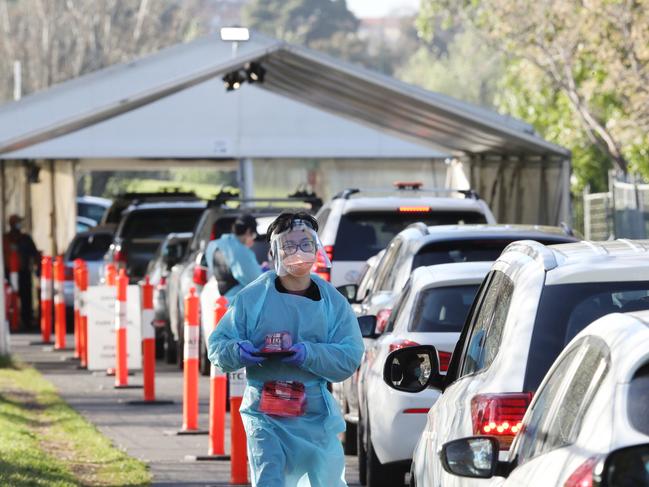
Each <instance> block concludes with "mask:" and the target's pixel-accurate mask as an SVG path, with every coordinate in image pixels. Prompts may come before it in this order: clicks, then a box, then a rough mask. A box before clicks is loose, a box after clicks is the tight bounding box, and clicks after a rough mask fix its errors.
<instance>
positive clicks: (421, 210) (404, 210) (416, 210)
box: [399, 206, 430, 213]
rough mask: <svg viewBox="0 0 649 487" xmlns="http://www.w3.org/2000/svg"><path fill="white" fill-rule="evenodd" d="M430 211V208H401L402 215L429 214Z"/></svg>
mask: <svg viewBox="0 0 649 487" xmlns="http://www.w3.org/2000/svg"><path fill="white" fill-rule="evenodd" d="M429 211H430V206H400V207H399V212H400V213H427V212H429Z"/></svg>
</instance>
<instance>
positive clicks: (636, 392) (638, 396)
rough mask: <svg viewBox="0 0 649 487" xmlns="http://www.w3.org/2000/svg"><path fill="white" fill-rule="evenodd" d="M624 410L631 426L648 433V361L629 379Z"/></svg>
mask: <svg viewBox="0 0 649 487" xmlns="http://www.w3.org/2000/svg"><path fill="white" fill-rule="evenodd" d="M626 411H627V415H628V416H629V421H630V422H631V426H633V427H634V428H635V429H636V430H638V431H640V432H641V433H644V434H645V435H649V363H648V364H645V365H643V366H642V367H641V368H640V369H638V371H637V372H636V373H635V374H634V375H633V379H631V384H629V396H628V402H627V409H626Z"/></svg>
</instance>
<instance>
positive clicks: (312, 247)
mask: <svg viewBox="0 0 649 487" xmlns="http://www.w3.org/2000/svg"><path fill="white" fill-rule="evenodd" d="M270 248H271V252H272V256H273V263H274V265H275V271H276V272H277V274H278V275H280V276H286V275H291V276H294V277H303V276H306V275H308V274H309V273H310V272H311V269H312V268H313V265H314V264H315V263H316V261H317V262H318V266H320V267H327V268H328V267H331V262H330V261H329V257H327V253H326V252H325V251H324V248H323V245H322V242H321V241H320V238H319V237H318V234H317V233H316V232H315V230H313V228H311V227H310V226H309V225H308V224H307V223H305V222H304V221H303V220H295V221H293V225H292V226H291V229H290V230H287V231H285V232H282V233H278V234H274V235H273V236H272V237H271V239H270Z"/></svg>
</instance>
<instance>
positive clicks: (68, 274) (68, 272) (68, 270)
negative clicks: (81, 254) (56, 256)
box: [65, 265, 74, 281]
mask: <svg viewBox="0 0 649 487" xmlns="http://www.w3.org/2000/svg"><path fill="white" fill-rule="evenodd" d="M65 280H66V281H73V280H74V268H73V267H68V266H67V265H66V266H65Z"/></svg>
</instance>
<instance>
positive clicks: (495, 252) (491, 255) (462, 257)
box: [412, 237, 561, 270]
mask: <svg viewBox="0 0 649 487" xmlns="http://www.w3.org/2000/svg"><path fill="white" fill-rule="evenodd" d="M517 240H520V237H516V238H490V239H480V238H471V239H465V240H450V241H445V242H434V243H431V244H429V245H425V246H423V247H422V248H421V249H420V250H419V251H418V252H417V254H416V255H415V257H414V259H413V262H412V269H413V270H414V269H416V268H418V267H424V266H429V265H437V264H452V263H455V262H491V261H495V260H496V259H497V258H498V256H500V254H501V253H502V251H503V250H504V249H505V247H507V246H508V245H509V244H510V243H512V242H515V241H517ZM538 241H539V242H541V243H542V244H544V245H552V244H556V243H560V242H561V241H556V240H549V241H543V240H538Z"/></svg>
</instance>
